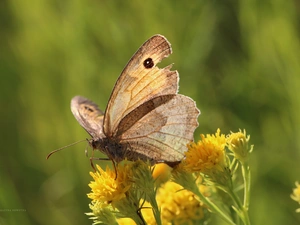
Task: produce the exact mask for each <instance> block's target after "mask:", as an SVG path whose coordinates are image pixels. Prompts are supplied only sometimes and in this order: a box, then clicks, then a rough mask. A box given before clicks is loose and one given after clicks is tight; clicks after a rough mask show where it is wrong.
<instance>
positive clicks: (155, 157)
mask: <svg viewBox="0 0 300 225" xmlns="http://www.w3.org/2000/svg"><path fill="white" fill-rule="evenodd" d="M171 53H172V49H171V45H170V43H169V42H168V40H167V39H166V38H165V37H164V36H162V35H155V36H153V37H151V38H150V39H149V40H147V41H146V42H145V43H144V44H143V45H142V46H141V47H140V48H139V49H138V51H137V52H136V53H135V54H134V55H133V57H132V58H131V59H130V61H129V62H128V64H127V65H126V67H125V69H124V70H123V72H122V73H121V75H120V77H119V79H118V80H117V82H116V84H115V87H114V89H113V91H112V93H111V96H110V99H109V102H108V105H107V107H106V110H105V113H104V114H103V112H102V111H101V110H100V109H99V108H98V106H97V105H96V104H95V103H93V102H92V101H90V100H88V99H86V98H84V97H81V96H75V97H74V98H73V99H72V101H71V110H72V113H73V114H74V116H75V118H76V119H77V121H78V122H79V123H80V125H81V126H82V127H83V128H84V129H85V130H86V131H87V132H88V133H89V134H90V135H91V136H92V139H91V140H90V145H91V146H92V148H93V149H98V150H100V151H101V152H103V153H104V154H106V155H107V156H108V158H109V159H111V160H112V161H113V162H114V163H118V162H120V161H122V160H124V159H125V158H127V159H128V160H130V161H135V160H138V159H141V160H149V161H150V162H151V163H152V164H154V163H158V162H165V163H167V164H169V165H171V166H172V165H175V164H177V163H178V162H180V161H181V160H182V159H183V157H184V152H185V151H186V150H187V144H188V143H189V142H190V141H192V140H193V134H194V130H195V129H196V128H197V126H198V122H197V118H198V116H199V114H200V111H199V110H198V109H197V107H196V104H195V102H194V101H193V100H192V99H191V98H189V97H186V96H184V95H180V94H177V92H178V80H179V76H178V72H177V71H171V70H170V69H171V66H172V65H169V66H167V67H165V68H158V67H157V66H156V64H157V63H159V62H160V61H161V60H162V59H163V58H165V57H168V56H169V55H170V54H171Z"/></svg>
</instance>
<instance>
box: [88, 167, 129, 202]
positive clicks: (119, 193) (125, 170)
mask: <svg viewBox="0 0 300 225" xmlns="http://www.w3.org/2000/svg"><path fill="white" fill-rule="evenodd" d="M96 166H97V170H98V171H96V172H90V175H91V176H92V177H93V178H94V181H92V182H91V183H90V184H89V186H90V188H91V189H92V192H91V193H89V194H88V197H89V198H90V199H92V201H93V202H95V201H100V202H102V203H104V204H111V205H112V206H114V204H115V203H116V202H117V201H120V200H121V199H122V198H125V197H126V195H125V193H126V192H127V191H128V190H129V189H130V187H131V185H132V182H130V180H129V179H128V175H129V174H130V173H131V171H130V164H124V165H120V164H119V165H118V167H117V171H118V174H117V179H116V174H115V170H111V169H110V168H109V167H106V171H104V170H103V169H102V168H101V167H100V166H98V165H96Z"/></svg>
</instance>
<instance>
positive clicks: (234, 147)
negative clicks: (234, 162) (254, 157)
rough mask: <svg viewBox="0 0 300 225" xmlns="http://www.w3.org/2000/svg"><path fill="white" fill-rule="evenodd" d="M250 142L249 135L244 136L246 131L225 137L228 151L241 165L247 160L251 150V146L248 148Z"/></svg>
mask: <svg viewBox="0 0 300 225" xmlns="http://www.w3.org/2000/svg"><path fill="white" fill-rule="evenodd" d="M249 140H250V135H248V136H247V135H246V131H245V130H244V132H243V133H242V132H241V131H239V132H237V133H232V132H231V134H230V135H229V136H228V137H227V146H228V148H229V150H230V151H232V152H233V153H234V156H235V158H236V159H238V160H239V161H240V162H241V163H244V162H246V160H247V159H248V153H250V152H251V151H252V149H253V146H251V147H250V148H248V142H249Z"/></svg>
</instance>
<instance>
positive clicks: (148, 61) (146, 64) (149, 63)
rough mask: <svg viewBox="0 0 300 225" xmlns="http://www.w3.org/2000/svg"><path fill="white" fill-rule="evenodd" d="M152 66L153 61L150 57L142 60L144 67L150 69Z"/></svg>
mask: <svg viewBox="0 0 300 225" xmlns="http://www.w3.org/2000/svg"><path fill="white" fill-rule="evenodd" d="M153 66H154V62H153V60H152V59H151V58H148V59H145V61H144V67H145V68H147V69H150V68H152V67H153Z"/></svg>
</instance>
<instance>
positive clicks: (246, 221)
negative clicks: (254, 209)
mask: <svg viewBox="0 0 300 225" xmlns="http://www.w3.org/2000/svg"><path fill="white" fill-rule="evenodd" d="M226 192H227V193H228V194H229V195H230V197H231V198H232V199H233V201H234V202H235V203H236V205H237V207H238V208H237V209H236V210H238V211H237V213H238V215H239V217H240V218H241V220H242V221H243V223H244V224H245V225H250V224H251V223H250V220H249V215H248V210H247V209H246V208H245V207H244V206H243V205H242V203H241V201H240V199H239V198H238V197H237V195H236V194H235V193H234V192H233V190H232V189H228V190H226Z"/></svg>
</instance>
